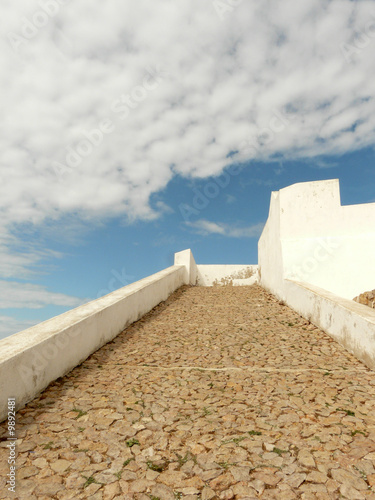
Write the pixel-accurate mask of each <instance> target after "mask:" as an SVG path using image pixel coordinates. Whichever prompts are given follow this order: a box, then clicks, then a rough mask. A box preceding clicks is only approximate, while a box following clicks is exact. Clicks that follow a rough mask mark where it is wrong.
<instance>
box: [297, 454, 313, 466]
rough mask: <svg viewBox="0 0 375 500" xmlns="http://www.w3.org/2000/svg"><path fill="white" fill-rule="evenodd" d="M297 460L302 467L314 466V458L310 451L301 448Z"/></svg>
mask: <svg viewBox="0 0 375 500" xmlns="http://www.w3.org/2000/svg"><path fill="white" fill-rule="evenodd" d="M297 460H298V462H299V463H300V464H301V465H303V466H304V467H315V466H316V465H315V460H314V457H313V456H312V455H311V453H310V452H309V451H307V450H301V451H300V452H299V453H298V457H297Z"/></svg>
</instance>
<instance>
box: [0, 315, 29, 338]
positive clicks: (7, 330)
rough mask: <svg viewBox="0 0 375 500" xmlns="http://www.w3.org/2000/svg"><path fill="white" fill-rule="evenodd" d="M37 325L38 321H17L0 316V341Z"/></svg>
mask: <svg viewBox="0 0 375 500" xmlns="http://www.w3.org/2000/svg"><path fill="white" fill-rule="evenodd" d="M37 323H38V321H36V320H35V321H29V320H18V319H15V318H12V317H10V316H0V340H1V339H5V337H8V336H9V335H13V333H17V332H20V331H22V330H26V329H27V328H30V327H32V326H34V325H36V324H37Z"/></svg>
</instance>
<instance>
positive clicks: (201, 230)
mask: <svg viewBox="0 0 375 500" xmlns="http://www.w3.org/2000/svg"><path fill="white" fill-rule="evenodd" d="M185 224H186V225H187V226H188V227H190V228H192V229H193V230H194V231H195V232H197V233H198V234H203V235H207V234H221V235H222V236H226V237H228V238H259V236H260V235H261V234H262V231H263V228H264V224H262V223H259V224H254V225H253V226H249V227H233V226H232V225H231V224H225V223H223V222H212V221H209V220H205V219H199V220H197V221H194V222H185Z"/></svg>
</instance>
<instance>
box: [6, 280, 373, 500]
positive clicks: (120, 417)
mask: <svg viewBox="0 0 375 500" xmlns="http://www.w3.org/2000/svg"><path fill="white" fill-rule="evenodd" d="M374 395H375V378H374V372H372V371H370V370H368V369H367V368H366V367H365V366H364V365H363V364H361V363H360V362H359V361H357V360H356V359H355V358H354V357H353V356H352V355H351V354H349V353H348V352H347V351H345V350H344V349H343V348H341V347H340V346H339V345H338V344H337V343H335V342H334V341H333V340H332V339H331V338H330V337H329V336H327V335H326V334H324V333H323V332H322V331H320V330H319V329H317V328H315V327H314V326H313V325H310V324H309V323H308V322H306V321H305V320H304V319H302V318H300V317H299V316H298V315H297V314H296V313H295V312H293V311H291V310H290V309H289V308H287V307H286V306H284V305H282V304H280V303H279V302H278V301H277V300H275V299H274V298H273V297H272V296H271V295H269V294H268V293H266V292H265V291H264V290H263V289H262V288H260V287H258V286H252V287H229V286H228V287H215V288H200V287H183V288H181V289H179V290H178V291H177V292H175V293H174V294H173V295H172V296H171V297H170V298H169V299H168V300H167V301H166V302H165V303H163V304H161V305H159V306H157V307H156V308H155V309H154V310H153V311H152V312H150V313H149V314H148V315H146V316H145V317H143V318H142V319H141V320H140V321H138V322H137V323H135V324H133V325H132V326H130V327H129V328H127V330H125V331H124V332H123V333H122V334H120V335H119V336H118V337H117V338H116V339H115V340H114V341H113V342H111V343H109V344H107V345H106V346H104V347H103V348H102V349H100V350H99V351H97V352H96V353H95V354H93V355H92V356H91V357H90V358H89V359H87V360H86V361H85V362H84V363H83V364H82V365H81V366H79V367H77V368H76V369H74V370H73V371H72V372H71V373H69V374H68V375H67V376H66V377H64V378H62V379H59V380H57V381H56V382H54V383H52V384H51V385H50V386H49V387H48V389H47V390H45V391H44V392H43V393H42V394H41V396H40V397H38V398H37V399H35V400H34V401H32V403H30V404H29V405H27V407H26V408H25V409H23V410H21V411H19V412H18V414H17V429H18V434H17V435H18V437H19V441H18V447H17V448H18V458H17V465H18V471H17V477H18V480H17V492H18V493H17V494H16V495H13V494H12V495H8V491H7V488H6V483H5V481H6V474H7V473H8V472H9V466H8V464H7V457H8V451H7V449H6V448H5V446H6V441H2V442H1V446H2V447H1V448H0V467H1V469H0V471H1V474H0V476H1V483H0V498H2V499H4V498H8V497H9V498H22V499H23V498H25V499H28V500H33V499H50V498H56V499H83V498H89V499H92V500H94V499H95V500H96V499H98V500H99V499H100V500H101V499H108V500H109V499H113V498H116V499H118V500H119V499H125V500H127V499H138V500H150V499H153V500H157V499H160V500H175V499H176V498H183V499H186V500H193V499H202V500H208V499H232V498H234V499H253V498H265V499H266V498H274V499H287V500H289V499H293V498H303V499H316V498H318V499H331V498H333V499H336V498H348V499H375V493H374V491H375V469H374V466H375V396H374ZM6 432H7V431H6V425H5V423H3V424H1V426H0V436H2V437H3V438H4V437H6V436H7V434H6Z"/></svg>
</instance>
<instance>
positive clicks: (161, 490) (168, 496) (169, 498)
mask: <svg viewBox="0 0 375 500" xmlns="http://www.w3.org/2000/svg"><path fill="white" fill-rule="evenodd" d="M151 495H152V496H153V497H156V498H162V499H163V500H176V497H175V496H174V493H173V490H172V489H171V488H169V487H168V486H166V485H165V484H155V485H154V486H152V487H151Z"/></svg>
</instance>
